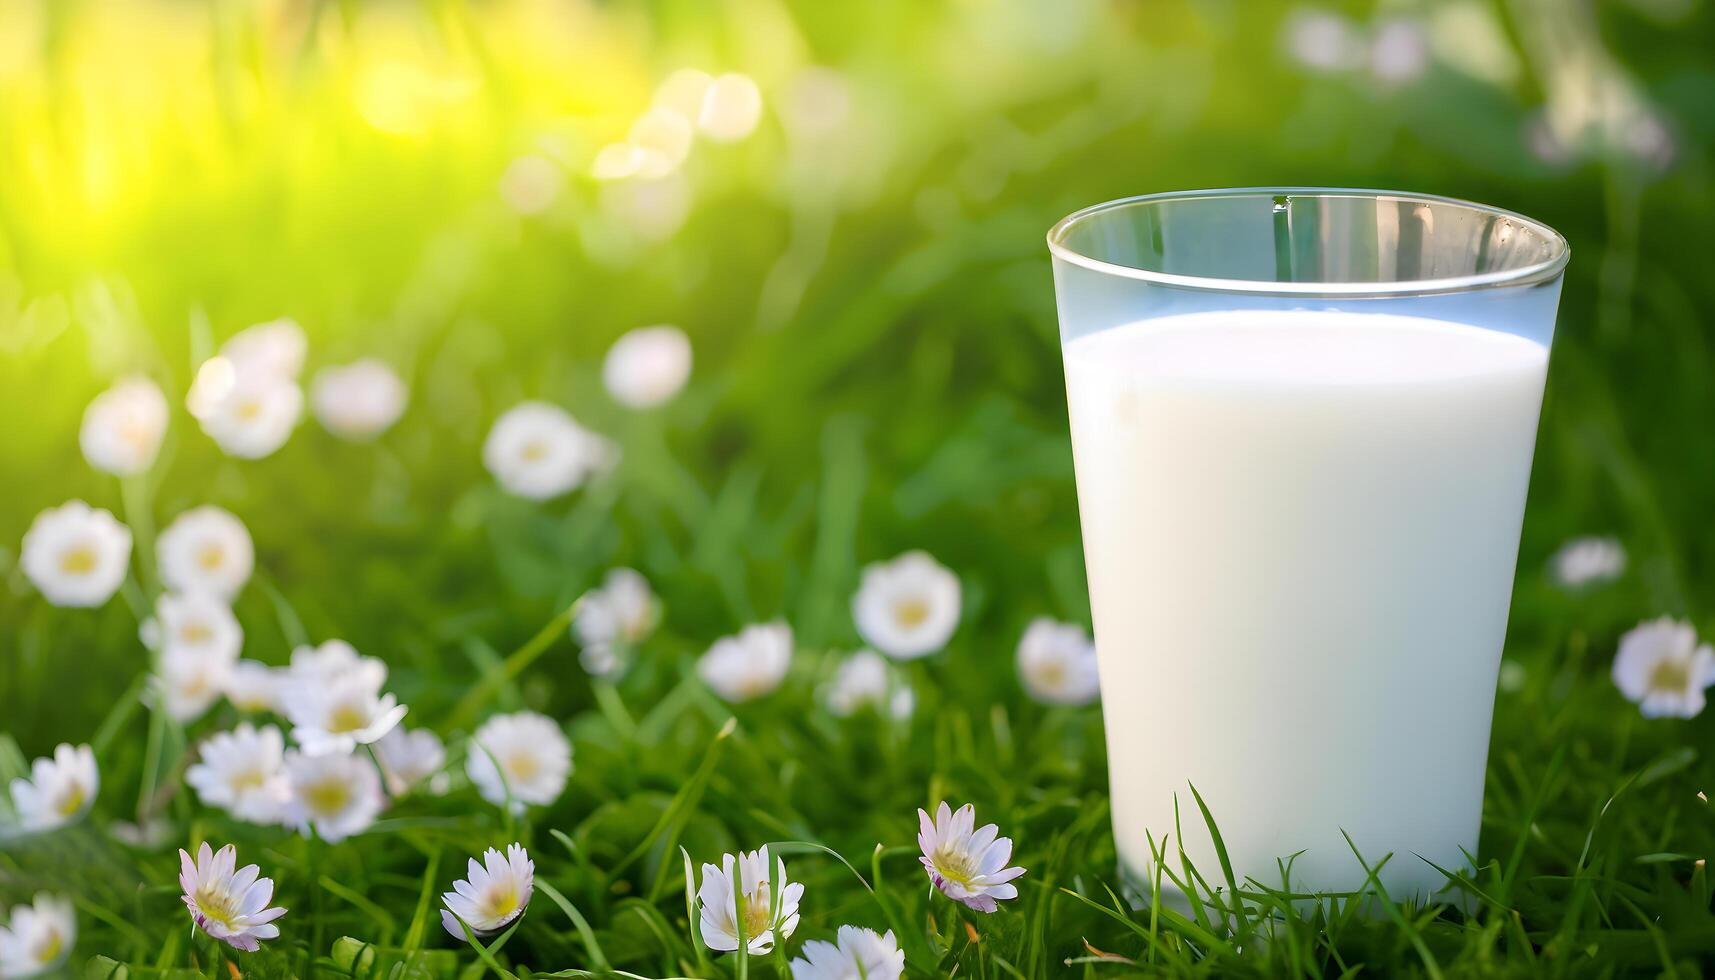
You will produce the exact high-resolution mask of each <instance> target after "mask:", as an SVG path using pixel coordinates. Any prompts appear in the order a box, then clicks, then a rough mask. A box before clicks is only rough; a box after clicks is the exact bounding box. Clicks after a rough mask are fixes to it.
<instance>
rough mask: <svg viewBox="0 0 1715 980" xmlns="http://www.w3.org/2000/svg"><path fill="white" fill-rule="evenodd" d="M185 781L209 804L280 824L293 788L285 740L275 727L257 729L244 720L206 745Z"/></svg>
mask: <svg viewBox="0 0 1715 980" xmlns="http://www.w3.org/2000/svg"><path fill="white" fill-rule="evenodd" d="M185 782H187V783H189V784H190V785H191V786H192V787H193V788H194V789H195V790H196V791H197V798H198V799H200V800H202V802H203V803H204V804H206V805H208V806H218V807H220V808H221V809H223V810H226V811H227V812H228V813H231V814H232V815H233V816H235V817H237V818H238V819H240V820H245V821H248V822H250V823H256V824H273V823H279V822H280V815H281V812H282V810H283V809H284V807H285V805H286V799H287V797H288V796H289V795H290V792H291V791H290V788H289V787H288V786H287V783H286V740H285V738H284V737H283V736H282V735H281V734H280V729H278V728H275V727H274V726H273V725H265V726H263V727H262V728H255V727H253V726H251V724H250V723H249V722H242V723H240V724H239V726H238V727H237V728H234V729H233V730H232V731H230V732H220V733H218V734H216V735H212V736H210V737H209V738H208V739H207V740H206V741H204V742H203V743H202V746H201V747H200V748H199V749H198V751H197V763H196V764H195V765H193V766H191V767H190V768H188V769H186V770H185Z"/></svg>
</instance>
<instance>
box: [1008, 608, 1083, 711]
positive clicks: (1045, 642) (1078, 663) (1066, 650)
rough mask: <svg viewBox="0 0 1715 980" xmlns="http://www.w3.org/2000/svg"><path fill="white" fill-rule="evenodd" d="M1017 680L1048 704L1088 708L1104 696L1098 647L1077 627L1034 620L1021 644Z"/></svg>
mask: <svg viewBox="0 0 1715 980" xmlns="http://www.w3.org/2000/svg"><path fill="white" fill-rule="evenodd" d="M1018 676H1019V679H1020V680H1022V681H1023V682H1024V689H1025V690H1026V691H1028V692H1030V696H1031V697H1033V698H1035V699H1036V700H1038V701H1046V702H1048V703H1049V704H1071V705H1079V704H1089V703H1090V702H1092V701H1094V700H1096V698H1097V697H1098V696H1099V695H1100V694H1101V684H1100V679H1099V677H1098V676H1097V673H1096V645H1095V644H1094V643H1091V642H1090V634H1089V633H1087V632H1085V631H1084V628H1083V627H1082V626H1079V625H1077V624H1076V623H1057V622H1055V621H1054V620H1052V619H1048V618H1045V617H1044V618H1039V619H1033V620H1031V621H1030V625H1029V626H1028V627H1026V628H1025V630H1024V636H1022V637H1020V638H1019V641H1018Z"/></svg>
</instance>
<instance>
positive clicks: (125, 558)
mask: <svg viewBox="0 0 1715 980" xmlns="http://www.w3.org/2000/svg"><path fill="white" fill-rule="evenodd" d="M130 561H131V532H130V530H128V529H127V528H126V527H125V525H123V524H121V523H119V522H118V521H117V520H115V519H114V518H113V515H112V514H110V513H108V512H107V511H105V510H97V509H96V508H93V507H91V506H89V505H88V504H86V503H84V502H83V501H81V500H71V501H67V502H66V503H64V504H61V505H60V506H58V507H50V508H48V509H47V510H44V511H42V512H41V513H40V514H37V515H36V519H35V521H34V522H32V523H31V524H30V529H29V530H28V531H25V532H24V543H23V549H22V554H21V556H20V558H19V561H18V564H19V565H20V566H21V567H22V568H23V569H24V574H25V575H26V576H28V577H29V579H30V582H31V583H32V584H34V585H35V587H36V588H37V589H39V590H41V593H42V595H43V596H44V597H45V598H46V599H47V600H48V601H49V602H51V603H53V604H54V605H56V606H86V607H87V606H99V605H101V604H102V603H104V602H106V601H107V600H108V599H111V598H112V597H113V593H115V592H117V591H119V586H120V583H122V582H124V581H125V570H126V567H127V566H128V564H129V562H130Z"/></svg>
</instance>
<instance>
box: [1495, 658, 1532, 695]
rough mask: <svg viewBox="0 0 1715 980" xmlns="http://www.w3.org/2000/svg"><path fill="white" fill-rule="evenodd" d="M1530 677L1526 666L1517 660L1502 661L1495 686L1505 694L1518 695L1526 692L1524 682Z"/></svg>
mask: <svg viewBox="0 0 1715 980" xmlns="http://www.w3.org/2000/svg"><path fill="white" fill-rule="evenodd" d="M1529 676H1530V675H1529V673H1528V672H1527V671H1526V670H1525V666H1524V664H1521V663H1519V662H1518V661H1517V660H1502V661H1501V669H1500V671H1499V672H1498V673H1497V674H1496V675H1495V686H1496V687H1498V688H1500V689H1501V691H1502V692H1503V693H1506V694H1517V693H1518V692H1520V691H1522V690H1524V682H1525V681H1526V680H1527V679H1528V678H1529Z"/></svg>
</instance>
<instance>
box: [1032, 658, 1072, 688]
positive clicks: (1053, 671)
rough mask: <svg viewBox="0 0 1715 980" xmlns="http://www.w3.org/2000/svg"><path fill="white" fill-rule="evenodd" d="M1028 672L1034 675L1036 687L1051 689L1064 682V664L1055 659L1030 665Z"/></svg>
mask: <svg viewBox="0 0 1715 980" xmlns="http://www.w3.org/2000/svg"><path fill="white" fill-rule="evenodd" d="M1030 673H1031V674H1032V675H1033V676H1035V678H1036V684H1037V686H1038V687H1043V688H1047V689H1048V690H1053V689H1055V688H1057V687H1060V686H1061V685H1063V684H1065V683H1066V665H1065V664H1063V663H1060V662H1059V661H1057V660H1050V661H1048V662H1046V663H1039V664H1037V665H1036V666H1035V667H1032V668H1031V670H1030Z"/></svg>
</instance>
